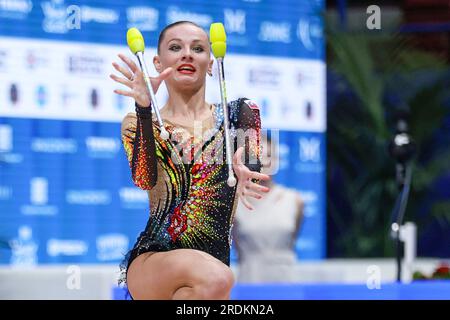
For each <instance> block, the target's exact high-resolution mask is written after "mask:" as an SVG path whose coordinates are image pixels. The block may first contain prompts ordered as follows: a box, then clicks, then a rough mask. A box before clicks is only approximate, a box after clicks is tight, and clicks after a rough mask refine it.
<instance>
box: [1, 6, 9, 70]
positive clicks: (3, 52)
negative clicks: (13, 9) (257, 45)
mask: <svg viewBox="0 0 450 320" xmlns="http://www.w3.org/2000/svg"><path fill="white" fill-rule="evenodd" d="M0 1H1V0H0ZM7 57H8V51H6V50H5V49H0V72H1V71H6V70H7V68H6V66H7V63H6V61H7V60H6V59H7Z"/></svg>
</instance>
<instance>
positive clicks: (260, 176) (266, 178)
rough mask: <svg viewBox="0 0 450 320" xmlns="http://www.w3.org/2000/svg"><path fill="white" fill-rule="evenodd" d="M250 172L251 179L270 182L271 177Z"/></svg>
mask: <svg viewBox="0 0 450 320" xmlns="http://www.w3.org/2000/svg"><path fill="white" fill-rule="evenodd" d="M248 171H250V173H249V175H250V178H251V179H259V180H264V181H267V180H270V177H269V176H268V175H267V174H264V173H259V172H256V171H251V170H248Z"/></svg>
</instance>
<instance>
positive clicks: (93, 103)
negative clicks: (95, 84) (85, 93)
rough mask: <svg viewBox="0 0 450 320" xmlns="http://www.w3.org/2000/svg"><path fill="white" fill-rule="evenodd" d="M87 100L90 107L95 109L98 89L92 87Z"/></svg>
mask: <svg viewBox="0 0 450 320" xmlns="http://www.w3.org/2000/svg"><path fill="white" fill-rule="evenodd" d="M89 100H90V101H89V102H90V104H91V107H92V109H97V107H98V105H99V102H98V100H99V99H98V91H97V89H95V88H94V89H92V90H91V92H90V94H89Z"/></svg>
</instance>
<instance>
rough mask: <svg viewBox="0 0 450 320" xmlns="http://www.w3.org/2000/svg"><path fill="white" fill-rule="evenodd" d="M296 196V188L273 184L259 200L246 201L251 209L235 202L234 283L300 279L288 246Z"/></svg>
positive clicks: (290, 238) (290, 247)
mask: <svg viewBox="0 0 450 320" xmlns="http://www.w3.org/2000/svg"><path fill="white" fill-rule="evenodd" d="M299 199H300V196H299V193H298V191H296V190H293V189H288V188H286V187H283V186H280V185H276V184H274V185H272V186H271V190H270V191H269V193H268V194H266V195H264V196H263V198H262V199H259V200H256V199H255V200H254V201H250V202H251V204H252V206H253V208H254V210H252V211H250V210H248V209H247V208H246V207H245V206H244V205H243V204H242V203H241V202H239V203H238V206H237V210H236V217H235V224H234V227H233V228H234V235H235V236H237V238H236V242H238V246H239V251H238V254H239V264H238V270H237V272H238V275H237V281H238V282H242V283H255V282H294V281H297V280H298V279H299V278H300V275H298V274H296V272H295V271H296V268H295V266H296V264H297V257H296V253H295V252H294V249H293V248H292V237H293V233H294V231H295V230H296V223H297V216H298V210H299ZM251 200H253V198H252V199H251Z"/></svg>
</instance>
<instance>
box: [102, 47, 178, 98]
mask: <svg viewBox="0 0 450 320" xmlns="http://www.w3.org/2000/svg"><path fill="white" fill-rule="evenodd" d="M119 58H120V59H121V60H122V61H123V62H125V64H126V65H127V66H128V68H126V67H122V66H120V65H119V64H117V63H116V62H113V63H112V65H113V67H114V69H116V70H117V71H119V72H120V73H121V74H122V75H123V76H124V77H125V78H122V77H119V76H116V75H115V74H111V75H110V77H111V79H113V80H114V81H116V82H118V83H121V84H123V85H125V86H127V87H128V88H130V89H131V91H128V90H120V89H116V90H114V93H117V94H121V95H123V96H127V97H131V98H133V99H134V101H136V103H137V104H138V105H139V106H142V107H148V106H150V101H151V98H150V93H149V92H148V89H147V85H146V84H145V81H144V74H143V72H142V71H141V70H140V68H138V66H137V65H136V64H135V63H134V61H133V60H131V59H130V58H128V57H126V56H125V55H123V54H119ZM172 71H173V69H172V68H171V67H169V68H167V69H165V70H164V71H163V72H161V73H160V74H159V75H158V76H157V77H154V78H153V77H150V82H151V84H152V87H153V92H154V93H156V92H157V91H158V88H159V86H160V85H161V82H163V81H164V80H165V79H167V77H168V76H169V75H170V74H171V73H172Z"/></svg>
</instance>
